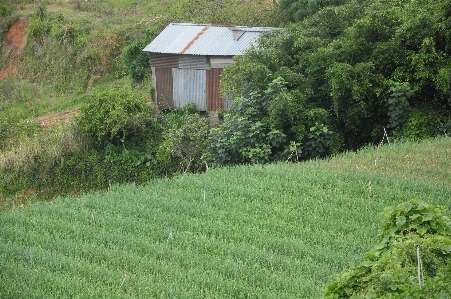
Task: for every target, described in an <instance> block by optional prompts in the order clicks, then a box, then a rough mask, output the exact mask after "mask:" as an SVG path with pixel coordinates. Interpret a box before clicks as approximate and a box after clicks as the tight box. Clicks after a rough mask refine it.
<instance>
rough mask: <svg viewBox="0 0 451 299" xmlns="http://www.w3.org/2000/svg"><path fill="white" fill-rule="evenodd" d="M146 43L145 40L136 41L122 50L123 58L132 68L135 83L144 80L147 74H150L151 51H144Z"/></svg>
mask: <svg viewBox="0 0 451 299" xmlns="http://www.w3.org/2000/svg"><path fill="white" fill-rule="evenodd" d="M146 44H147V43H146V42H144V41H139V42H135V43H133V44H131V45H128V46H126V47H125V48H124V50H123V51H122V60H123V61H124V64H125V65H126V66H127V67H128V69H129V70H130V75H131V77H132V79H133V82H135V83H138V82H140V81H142V79H144V77H145V76H146V75H148V74H150V63H149V53H147V52H143V51H142V50H143V49H144V47H145V46H146Z"/></svg>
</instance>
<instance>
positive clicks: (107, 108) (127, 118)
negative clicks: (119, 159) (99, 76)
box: [77, 87, 159, 145]
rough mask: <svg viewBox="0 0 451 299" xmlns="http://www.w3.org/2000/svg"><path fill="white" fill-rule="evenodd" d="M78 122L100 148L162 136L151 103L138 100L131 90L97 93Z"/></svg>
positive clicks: (84, 108)
mask: <svg viewBox="0 0 451 299" xmlns="http://www.w3.org/2000/svg"><path fill="white" fill-rule="evenodd" d="M77 122H78V124H79V126H80V127H81V128H83V129H84V130H86V132H87V133H88V134H89V135H90V136H92V138H94V140H96V141H97V142H99V143H100V144H101V145H105V144H107V143H113V144H120V143H124V142H125V141H126V140H131V139H133V138H134V137H139V136H146V135H147V136H149V138H152V137H154V136H155V135H156V134H158V133H159V129H158V124H157V121H156V117H155V113H154V110H153V108H152V107H151V105H150V103H148V102H146V101H145V100H143V99H141V98H138V97H137V96H136V94H134V93H133V90H132V89H131V88H129V87H122V88H114V89H111V90H101V91H96V92H95V93H94V95H93V96H92V98H90V99H89V103H87V105H85V106H84V107H82V109H81V116H80V117H79V118H78V120H77ZM144 138H145V137H144Z"/></svg>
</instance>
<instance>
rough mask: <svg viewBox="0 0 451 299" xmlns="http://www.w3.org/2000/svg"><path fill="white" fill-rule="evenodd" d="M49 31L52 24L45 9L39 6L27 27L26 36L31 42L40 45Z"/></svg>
mask: <svg viewBox="0 0 451 299" xmlns="http://www.w3.org/2000/svg"><path fill="white" fill-rule="evenodd" d="M51 29H52V24H51V22H50V20H49V18H48V14H47V8H46V7H45V6H44V5H40V6H39V7H38V10H37V11H36V13H35V15H34V17H33V18H32V19H31V21H30V22H29V24H28V26H27V34H28V36H29V37H30V38H31V39H32V40H35V41H37V42H38V43H40V44H42V43H43V41H44V38H45V37H46V36H47V35H48V34H49V33H50V31H51Z"/></svg>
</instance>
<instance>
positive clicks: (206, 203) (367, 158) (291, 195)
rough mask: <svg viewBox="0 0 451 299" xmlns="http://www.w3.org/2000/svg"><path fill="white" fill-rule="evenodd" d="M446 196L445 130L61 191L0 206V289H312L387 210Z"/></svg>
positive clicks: (223, 294)
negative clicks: (295, 160)
mask: <svg viewBox="0 0 451 299" xmlns="http://www.w3.org/2000/svg"><path fill="white" fill-rule="evenodd" d="M376 158H377V159H376ZM450 197H451V139H450V138H449V137H444V138H438V139H434V140H426V141H423V142H421V143H400V144H392V145H391V147H389V146H388V145H384V146H382V147H381V148H380V149H379V150H377V151H376V150H375V149H373V148H367V149H363V150H361V151H360V152H358V153H348V154H344V155H340V156H338V157H335V158H333V159H330V160H328V161H311V162H305V163H299V164H283V163H280V164H274V165H265V166H261V165H258V166H241V167H234V168H222V169H210V170H209V171H208V172H207V173H204V174H197V175H185V176H180V177H177V178H175V179H171V180H159V181H152V182H149V183H148V184H147V185H145V186H139V187H137V186H134V185H127V186H113V188H112V189H111V190H110V191H108V192H102V193H93V194H87V195H84V196H81V197H75V198H59V199H56V200H54V201H53V203H42V204H35V205H32V206H30V207H26V208H18V209H15V210H11V211H9V212H5V213H3V214H1V215H0V227H1V229H0V298H320V297H321V296H322V292H323V290H324V288H325V286H326V284H327V282H328V281H330V279H331V278H332V277H334V275H336V274H338V273H340V272H342V271H343V270H345V269H347V268H349V267H350V266H353V265H355V264H357V263H359V262H360V261H361V260H362V258H363V254H364V253H365V252H366V251H368V250H370V248H371V247H372V246H373V245H374V244H375V243H376V242H377V239H376V237H377V234H378V230H379V228H380V224H381V219H380V217H379V216H380V214H381V213H382V211H383V209H384V207H386V206H391V205H396V204H398V203H401V202H404V201H407V200H410V199H417V200H423V201H426V202H429V203H431V204H434V205H444V206H447V207H448V208H451V201H450Z"/></svg>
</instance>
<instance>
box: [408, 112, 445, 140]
mask: <svg viewBox="0 0 451 299" xmlns="http://www.w3.org/2000/svg"><path fill="white" fill-rule="evenodd" d="M450 130H451V115H449V113H446V112H443V113H441V112H440V111H438V110H429V109H415V110H413V111H412V112H411V113H410V114H409V117H408V118H407V121H406V124H405V126H404V129H403V131H402V134H401V136H402V137H406V138H409V139H412V140H420V139H424V138H430V137H435V136H437V135H440V134H444V133H449V132H450Z"/></svg>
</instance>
